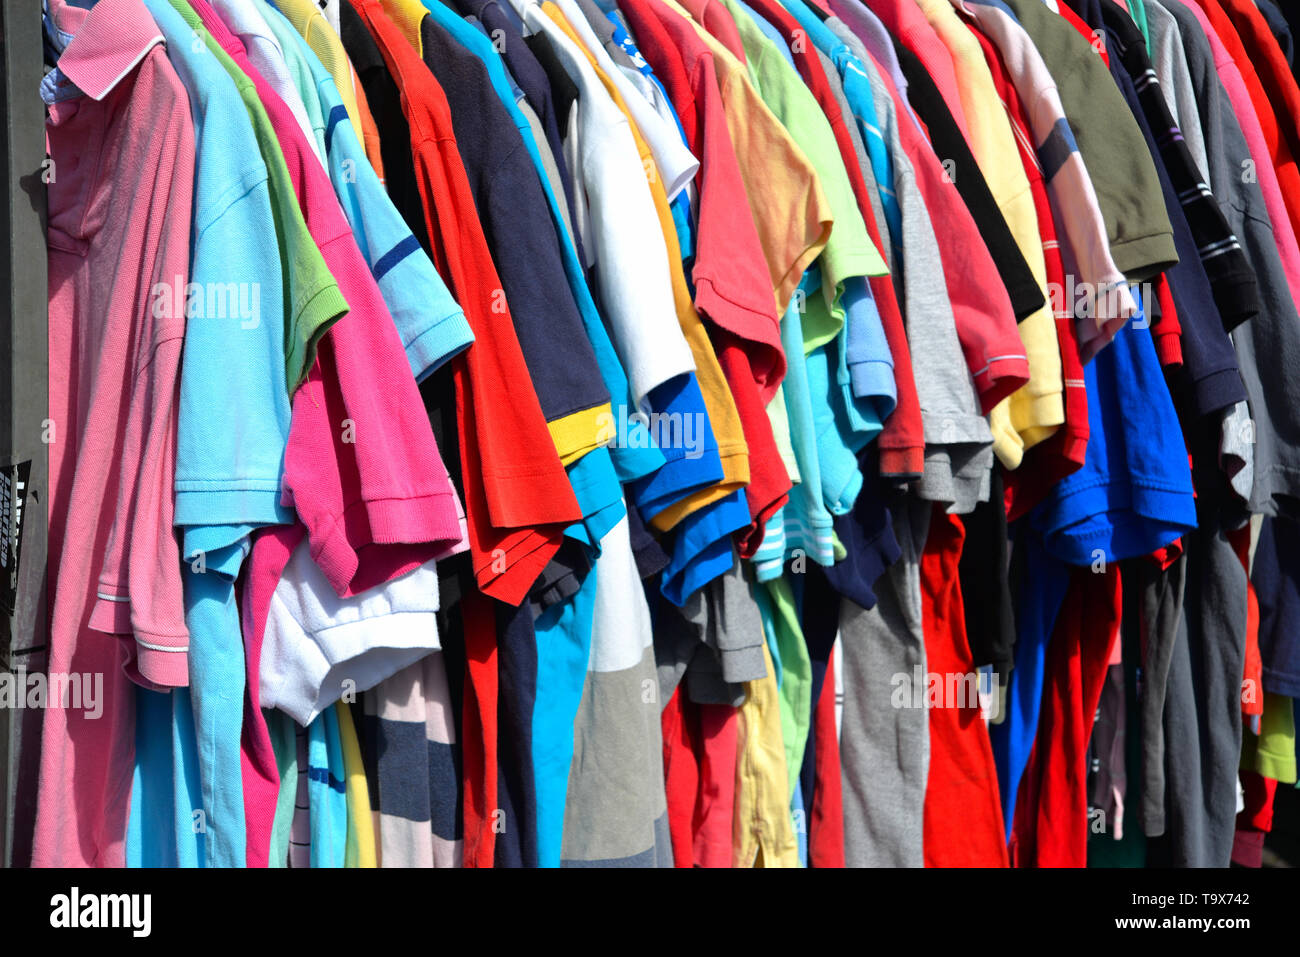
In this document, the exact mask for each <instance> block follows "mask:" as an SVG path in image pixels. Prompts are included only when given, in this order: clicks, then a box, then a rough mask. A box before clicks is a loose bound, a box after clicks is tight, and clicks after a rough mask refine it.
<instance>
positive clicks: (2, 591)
mask: <svg viewBox="0 0 1300 957" xmlns="http://www.w3.org/2000/svg"><path fill="white" fill-rule="evenodd" d="M31 474H32V463H31V460H30V459H29V460H28V461H26V462H19V463H17V464H16V465H6V466H5V467H4V468H3V469H0V613H3V614H4V615H5V616H6V617H7V616H9V615H12V614H13V613H14V606H15V603H16V600H17V597H18V560H19V558H20V556H21V549H22V541H23V515H24V514H25V513H26V511H27V488H28V479H29V478H30V477H31Z"/></svg>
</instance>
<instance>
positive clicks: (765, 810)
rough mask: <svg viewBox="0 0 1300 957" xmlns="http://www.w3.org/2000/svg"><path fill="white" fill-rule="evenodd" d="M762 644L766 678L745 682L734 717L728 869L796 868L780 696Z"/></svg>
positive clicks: (795, 844) (796, 849)
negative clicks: (733, 787)
mask: <svg viewBox="0 0 1300 957" xmlns="http://www.w3.org/2000/svg"><path fill="white" fill-rule="evenodd" d="M762 645H763V661H764V663H765V664H766V665H767V674H766V675H764V676H763V677H762V678H760V679H759V680H757V681H748V682H746V683H745V703H744V704H742V705H741V706H740V708H739V710H738V714H737V716H738V718H739V719H740V720H739V721H738V722H737V727H738V730H737V735H736V799H735V812H734V814H733V815H732V841H731V847H732V866H733V867H798V866H799V845H798V842H797V841H796V839H795V835H794V822H793V821H792V819H791V814H790V772H789V771H788V770H787V768H786V757H785V744H784V739H783V738H782V735H781V694H780V692H779V691H778V690H777V687H776V667H775V665H773V663H772V654H771V652H770V651H768V647H767V642H766V641H764V642H763V643H762Z"/></svg>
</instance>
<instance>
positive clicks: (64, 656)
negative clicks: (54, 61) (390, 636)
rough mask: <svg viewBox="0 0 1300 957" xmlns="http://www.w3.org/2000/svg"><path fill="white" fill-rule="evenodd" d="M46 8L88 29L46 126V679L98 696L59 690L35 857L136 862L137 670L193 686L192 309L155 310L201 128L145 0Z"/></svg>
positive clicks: (49, 712)
mask: <svg viewBox="0 0 1300 957" xmlns="http://www.w3.org/2000/svg"><path fill="white" fill-rule="evenodd" d="M49 8H50V14H51V16H53V17H54V19H55V22H56V23H57V24H58V26H59V28H60V29H61V30H62V31H63V32H65V33H69V34H74V36H73V39H72V40H71V41H70V42H69V43H68V45H67V47H66V49H65V51H64V52H63V54H62V56H61V57H60V59H59V63H58V68H59V73H61V74H62V76H63V77H64V78H66V79H65V80H64V81H62V82H59V81H57V80H56V79H55V77H56V76H57V74H52V75H51V77H49V78H47V82H46V84H44V86H43V88H44V92H46V93H52V98H53V99H54V102H52V103H49V104H48V116H47V121H46V138H47V143H48V148H49V152H50V156H51V157H52V158H53V160H54V168H53V171H54V174H55V175H54V176H53V177H52V179H51V181H50V183H49V190H48V201H49V219H48V231H47V247H48V257H49V350H50V352H49V356H50V361H49V390H50V396H49V402H50V406H49V416H50V420H51V423H52V425H51V428H52V440H53V441H52V442H51V444H50V451H49V463H50V501H49V559H48V564H49V568H50V569H51V570H53V573H52V575H51V578H50V585H51V589H50V593H49V601H50V604H51V607H52V616H51V624H50V647H49V674H50V675H51V676H64V675H67V676H69V688H72V689H76V690H79V691H81V692H82V694H81V695H79V696H78V695H69V697H68V699H67V700H66V701H61V700H58V696H57V695H51V696H50V698H49V699H47V708H46V710H45V712H44V726H43V739H42V742H41V744H42V747H41V758H40V778H39V782H38V786H37V808H36V828H35V833H34V836H33V857H32V862H33V864H35V865H36V866H74V867H75V866H110V867H123V866H125V837H126V828H127V819H128V815H129V806H130V796H131V778H132V772H133V765H134V756H135V748H134V740H135V708H134V704H135V689H134V687H133V686H132V683H131V681H132V680H135V681H137V682H139V683H141V684H145V685H148V686H151V687H157V688H166V687H170V686H183V685H185V684H186V683H187V678H188V671H187V662H186V652H187V650H188V647H189V636H188V633H187V630H186V627H185V615H184V606H183V603H182V597H181V564H180V563H181V557H180V547H179V543H178V540H177V536H176V533H175V531H174V529H173V527H172V517H173V497H172V483H173V479H174V473H175V450H176V415H177V386H178V375H179V369H180V358H181V346H182V342H183V339H184V333H185V319H184V312H183V310H176V311H175V314H172V313H171V312H170V311H169V310H167V309H165V308H161V307H160V308H158V309H155V308H154V306H155V305H156V303H155V297H154V295H153V290H154V289H155V286H156V285H162V284H165V285H168V286H170V285H171V284H172V283H174V282H176V281H177V277H180V279H179V281H180V282H182V283H183V282H185V281H186V280H187V279H188V271H189V239H190V215H191V203H192V189H193V182H194V131H193V128H192V126H191V121H190V109H189V100H188V97H187V96H186V93H185V89H184V87H183V86H182V85H181V82H180V79H179V78H178V77H177V75H176V73H175V71H174V70H173V69H172V66H171V64H170V63H169V62H168V60H167V55H166V52H165V50H164V47H163V43H162V35H161V33H160V32H159V30H158V27H157V24H155V23H154V21H153V19H152V17H150V15H149V13H148V11H147V10H146V9H145V7H144V6H143V5H142V4H141V3H140V0H100V2H99V3H98V4H96V6H95V7H94V8H93V9H92V10H90V11H86V10H82V9H77V8H73V7H69V6H67V5H66V4H65V3H64V2H63V0H49ZM78 91H79V92H78ZM47 102H48V98H47ZM106 631H107V632H110V633H113V634H117V635H119V636H121V637H120V638H118V639H114V638H110V637H107V636H106V635H105V634H104V633H103V632H106ZM73 675H76V676H78V677H77V678H76V679H73V678H71V676H73ZM88 679H89V680H88ZM74 681H75V682H79V683H80V688H79V689H78V688H77V684H75V683H73V682H74ZM52 688H54V684H53V683H50V684H49V685H47V690H49V689H52ZM87 690H89V691H91V692H92V693H93V697H94V700H90V699H89V698H87V697H86V696H85V694H84V692H86V691H87ZM96 692H97V693H96ZM78 697H80V699H81V700H78ZM65 705H66V706H65ZM87 812H90V813H87Z"/></svg>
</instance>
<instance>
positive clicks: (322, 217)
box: [190, 0, 461, 597]
mask: <svg viewBox="0 0 1300 957" xmlns="http://www.w3.org/2000/svg"><path fill="white" fill-rule="evenodd" d="M190 6H191V7H193V9H194V12H195V13H196V14H198V16H199V18H200V19H201V20H202V21H203V24H204V26H205V27H206V28H207V29H208V32H209V33H211V34H212V38H213V39H214V40H215V41H216V42H217V43H218V44H219V45H220V46H221V48H222V49H224V50H225V51H226V52H227V53H229V54H230V57H231V59H233V60H234V61H235V63H236V64H237V65H238V66H239V68H240V69H241V70H243V72H244V73H246V74H247V75H248V77H249V79H251V80H252V81H253V83H254V85H255V86H256V88H257V94H258V97H259V99H260V100H261V102H262V105H263V107H265V109H266V114H267V116H268V117H269V118H270V121H271V126H272V127H273V129H274V131H275V136H276V139H277V140H278V142H279V144H280V147H281V150H282V151H283V153H284V159H285V164H286V165H287V166H288V169H289V175H290V178H291V179H292V180H293V184H294V191H295V193H296V194H297V197H298V202H299V205H300V206H301V207H302V212H303V219H304V220H305V221H306V223H307V229H308V231H309V232H310V233H311V235H312V238H313V239H315V241H316V244H317V245H318V246H319V247H320V251H321V255H322V256H324V258H325V263H326V265H327V266H328V267H329V270H330V272H331V273H332V274H333V275H334V278H335V280H337V282H338V284H339V290H340V291H341V292H342V293H343V297H344V298H345V299H346V300H347V301H348V304H349V306H350V307H351V310H350V312H349V313H348V315H347V316H346V317H345V318H344V319H343V320H341V321H339V322H338V323H336V324H335V325H334V326H333V327H332V328H331V329H330V331H329V332H328V333H327V334H326V335H325V337H324V338H323V339H322V340H321V344H320V347H319V349H318V352H317V361H316V363H315V365H314V366H313V367H312V369H311V371H310V372H309V374H308V377H307V381H306V382H305V383H303V385H302V386H301V387H300V388H299V390H298V392H297V393H296V394H295V396H294V402H293V419H292V421H291V424H290V428H289V444H288V448H287V449H286V451H285V469H284V471H285V475H284V484H285V495H284V500H285V503H286V504H292V505H293V507H294V508H295V510H296V511H297V512H298V517H299V518H300V519H301V521H302V523H303V524H304V525H305V526H306V527H307V534H308V538H309V539H310V541H311V555H312V558H313V559H314V560H315V562H316V564H317V565H319V566H320V568H321V571H323V572H324V573H325V577H326V578H327V579H328V580H329V582H330V584H331V585H332V586H333V587H334V589H335V591H337V592H338V594H339V595H340V596H345V597H346V596H349V595H355V594H357V593H359V592H362V591H365V590H367V589H368V588H371V587H373V586H375V585H378V584H381V583H382V582H385V581H388V580H390V579H392V578H395V577H397V576H398V575H402V574H405V573H406V572H408V571H411V570H412V569H414V568H416V567H418V566H419V565H422V564H423V563H424V562H426V561H428V560H429V559H431V558H433V557H434V556H435V555H437V554H438V553H440V552H445V551H446V549H447V548H448V547H449V546H451V545H453V544H455V543H456V542H458V541H460V540H461V528H460V522H459V520H458V509H457V503H456V499H455V491H454V490H453V488H452V485H451V479H450V478H449V476H448V475H447V469H446V467H445V466H444V465H443V462H442V457H441V455H439V453H438V447H437V444H436V443H435V441H434V437H433V430H432V428H431V427H430V425H429V418H428V414H427V413H426V412H425V410H424V403H423V402H422V401H421V399H420V393H419V389H418V388H417V387H416V384H415V378H414V376H412V374H411V370H410V365H409V363H407V361H406V355H405V352H404V351H403V349H402V342H401V338H400V336H399V335H398V332H397V327H396V326H395V325H394V323H393V319H392V316H391V315H390V314H389V312H388V308H387V306H386V305H385V304H384V300H383V298H382V296H381V294H380V292H379V287H378V286H376V285H375V281H374V278H373V277H372V275H371V272H370V269H369V267H368V266H367V264H366V261H365V259H364V257H363V256H362V255H361V250H360V249H358V248H357V244H356V240H355V239H354V237H353V235H352V230H351V228H350V227H349V225H348V222H347V219H346V218H345V217H344V215H343V210H342V209H341V208H340V207H339V204H338V199H337V198H336V196H335V193H334V188H333V185H332V184H331V183H330V179H329V175H328V174H327V173H326V172H325V169H324V167H322V166H321V164H320V161H319V160H317V158H316V156H315V154H314V153H313V152H312V150H311V146H310V144H309V143H308V142H307V141H306V138H305V137H304V136H303V134H302V131H301V130H300V129H299V127H298V124H297V122H296V121H295V120H294V117H293V113H292V112H291V111H290V109H289V108H288V107H287V106H286V105H285V104H284V101H283V100H281V99H280V98H279V97H278V96H277V95H276V93H275V91H274V90H272V89H271V87H270V85H269V84H268V83H267V82H266V81H265V79H263V77H262V76H261V74H259V73H258V72H257V70H256V68H255V67H253V65H252V64H251V63H250V62H249V60H248V57H247V55H246V54H245V52H244V47H243V45H242V44H241V43H240V41H239V38H238V37H236V36H235V35H234V34H233V33H231V32H230V30H229V28H227V26H226V25H225V23H224V22H223V21H222V20H221V18H220V16H218V15H217V13H216V11H214V10H213V9H212V7H211V6H210V5H209V4H208V3H207V2H206V0H191V2H190Z"/></svg>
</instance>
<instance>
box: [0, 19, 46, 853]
mask: <svg viewBox="0 0 1300 957" xmlns="http://www.w3.org/2000/svg"><path fill="white" fill-rule="evenodd" d="M0 59H2V60H3V69H0V104H3V113H2V114H0V167H3V178H4V180H5V181H6V183H7V185H8V191H7V193H6V198H5V202H4V203H3V204H2V205H0V237H4V239H5V245H4V255H3V256H0V301H2V302H3V307H0V308H2V309H3V313H0V546H2V547H0V677H3V675H4V672H5V671H6V670H8V671H12V672H17V673H18V674H19V675H21V674H22V673H24V672H26V673H33V672H37V671H44V670H45V667H46V641H47V630H48V626H47V618H46V607H45V581H46V568H45V559H46V531H47V529H46V513H47V509H48V508H49V489H48V485H49V459H48V454H47V453H48V446H47V445H46V444H45V442H44V438H43V436H44V429H45V420H46V418H47V416H48V409H49V392H48V390H49V385H48V382H49V379H48V375H47V372H48V366H49V340H48V331H47V312H46V306H47V302H48V298H47V297H48V290H47V288H46V260H45V182H46V181H45V179H44V174H45V168H44V161H45V109H44V105H43V104H42V102H41V98H40V94H39V86H40V81H41V76H42V73H43V69H42V54H41V13H40V7H39V4H37V3H36V2H35V0H0ZM4 680H12V679H8V678H5V679H4ZM18 688H19V689H20V690H19V691H18V693H20V694H22V695H23V696H24V697H25V689H23V686H22V685H19V686H18ZM40 734H41V712H40V711H39V710H37V709H28V708H0V770H2V771H3V786H2V787H0V815H2V816H0V821H2V822H3V827H2V828H0V861H3V863H4V866H6V867H14V866H26V865H27V864H28V863H29V862H30V859H31V841H32V824H33V821H34V819H35V811H36V808H35V798H36V770H37V766H38V760H39V757H40Z"/></svg>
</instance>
